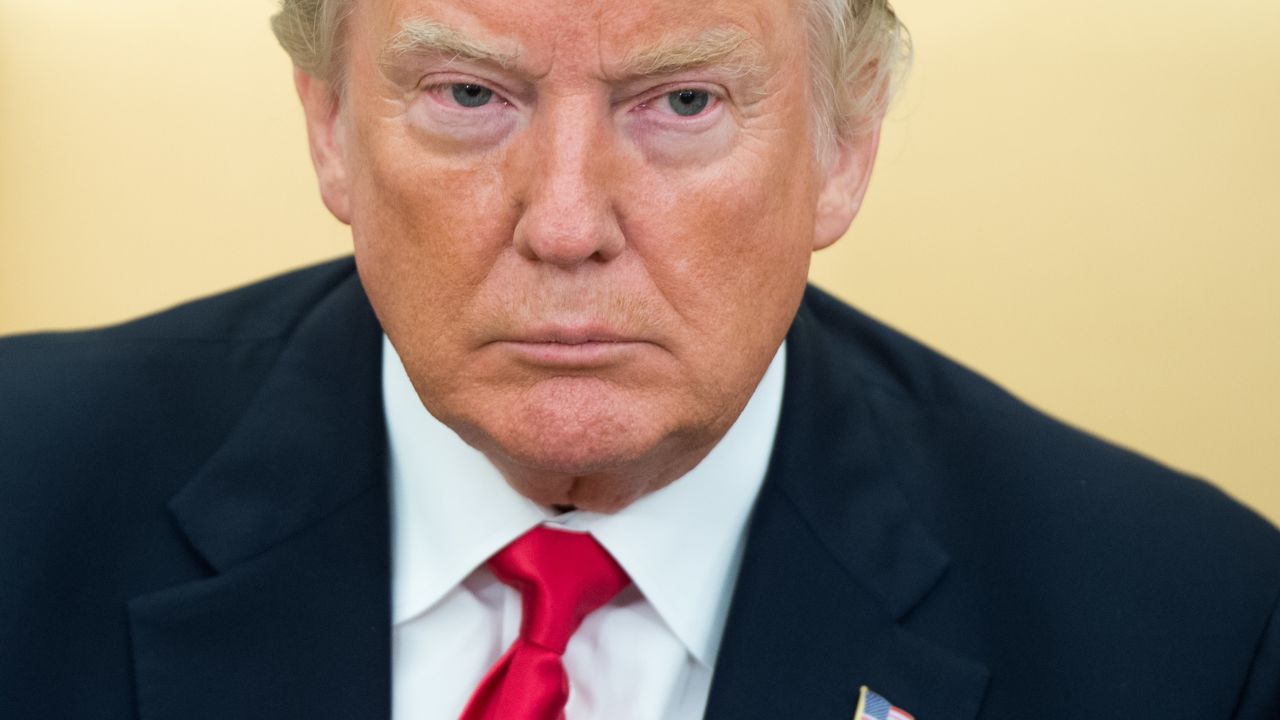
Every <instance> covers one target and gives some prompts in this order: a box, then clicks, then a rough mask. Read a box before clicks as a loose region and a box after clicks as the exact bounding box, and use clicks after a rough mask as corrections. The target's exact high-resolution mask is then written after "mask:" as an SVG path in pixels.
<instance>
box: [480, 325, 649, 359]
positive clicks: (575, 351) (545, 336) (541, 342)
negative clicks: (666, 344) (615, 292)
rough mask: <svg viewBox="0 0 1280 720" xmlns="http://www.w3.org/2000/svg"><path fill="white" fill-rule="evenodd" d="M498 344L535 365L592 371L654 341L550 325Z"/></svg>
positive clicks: (603, 330) (583, 327) (597, 327)
mask: <svg viewBox="0 0 1280 720" xmlns="http://www.w3.org/2000/svg"><path fill="white" fill-rule="evenodd" d="M495 344H497V345H499V346H501V347H503V348H504V349H506V350H508V351H510V352H512V353H513V354H515V355H516V356H517V357H519V358H520V359H522V360H524V361H526V362H529V363H531V364H533V365H540V366H546V367H555V368H561V369H567V368H580V369H585V368H592V367H602V366H606V365H612V364H616V363H617V362H619V361H621V360H624V359H626V357H627V356H628V355H630V354H632V353H634V352H636V351H637V350H639V349H641V348H642V347H643V346H645V345H652V343H651V342H649V341H647V340H644V339H641V338H639V337H636V336H634V335H628V334H625V333H619V332H616V331H614V330H612V329H610V328H607V327H604V326H600V325H590V324H580V325H548V326H543V327H538V328H534V329H531V330H528V331H524V332H519V333H516V334H515V335H514V336H512V337H508V338H503V339H499V340H498V341H496V343H495Z"/></svg>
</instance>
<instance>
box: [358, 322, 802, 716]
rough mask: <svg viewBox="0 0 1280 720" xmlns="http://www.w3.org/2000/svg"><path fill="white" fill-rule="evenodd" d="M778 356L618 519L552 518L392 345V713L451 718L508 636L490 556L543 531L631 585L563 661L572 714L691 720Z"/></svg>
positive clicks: (513, 631) (742, 520)
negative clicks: (675, 470) (668, 480)
mask: <svg viewBox="0 0 1280 720" xmlns="http://www.w3.org/2000/svg"><path fill="white" fill-rule="evenodd" d="M784 364H785V348H780V349H779V350H778V353H777V354H776V355H775V356H774V359H773V362H772V363H771V364H770V366H769V369H768V371H767V372H766V373H765V376H764V378H763V379H762V380H761V382H760V384H759V386H758V387H757V388H756V391H755V394H754V395H753V397H752V398H751V400H750V402H749V403H748V405H747V407H746V409H745V410H744V411H743V412H742V415H741V416H740V417H739V418H738V420H737V421H736V422H735V423H734V425H733V427H732V428H731V429H730V430H729V432H728V433H727V434H726V435H725V437H724V438H723V439H722V440H721V441H720V443H719V444H718V445H717V446H716V447H715V448H714V449H713V450H712V451H711V453H710V454H708V455H707V457H706V458H705V459H704V460H703V461H702V462H701V463H700V464H699V465H698V466H697V467H695V468H694V469H693V470H691V471H690V472H689V473H688V474H686V475H685V476H684V477H682V478H680V479H679V480H676V481H675V482H674V483H672V484H670V485H668V486H667V487H665V488H663V489H661V490H658V491H656V492H653V493H650V494H648V495H646V496H644V497H642V498H640V499H639V500H637V501H636V502H634V503H632V504H631V505H629V506H627V507H626V508H624V509H623V510H621V511H620V512H618V513H615V514H612V515H606V514H601V513H593V512H587V511H573V512H568V513H564V514H559V515H557V514H556V513H555V512H554V511H552V510H550V509H548V508H544V507H542V506H539V505H537V504H535V503H533V502H532V501H530V500H528V499H527V498H525V497H524V496H522V495H520V494H519V493H517V492H515V491H514V490H512V489H511V487H510V486H509V485H507V483H506V481H505V480H504V479H503V478H502V476H501V475H500V474H499V472H498V471H497V469H496V468H494V466H493V465H492V464H490V463H489V461H488V459H486V458H485V456H484V455H483V454H481V453H480V452H478V451H477V450H475V449H473V448H472V447H470V446H469V445H467V444H466V443H464V442H463V441H462V440H461V439H460V438H459V437H458V436H457V435H456V434H454V432H453V431H452V430H450V429H449V428H448V427H446V426H445V425H443V424H442V423H440V422H439V421H438V420H436V419H435V418H434V417H432V416H431V415H430V414H429V413H428V412H427V411H426V409H425V408H423V406H422V403H421V402H420V401H419V400H418V396H417V394H416V393H415V392H414V390H413V387H412V385H410V383H409V378H408V377H407V375H406V374H405V370H404V367H403V365H402V364H401V362H400V359H399V357H398V356H397V355H396V353H395V350H394V349H393V348H392V346H391V344H390V342H387V341H385V339H384V342H383V363H382V365H383V373H382V377H383V380H382V393H383V401H384V407H385V408H386V419H387V431H388V435H389V441H390V467H391V484H392V497H393V508H392V521H393V545H392V548H393V566H392V567H393V570H392V573H393V574H392V581H393V584H392V605H393V607H392V621H393V623H394V630H393V632H394V637H393V643H392V648H393V649H392V652H393V658H392V718H393V719H394V720H444V719H451V718H457V717H458V716H459V715H460V714H461V712H462V709H463V708H464V707H465V705H466V703H467V700H468V699H469V698H470V696H471V693H472V692H473V691H474V690H475V687H476V685H478V684H479V682H480V680H481V679H482V678H483V677H484V675H485V673H486V672H487V671H488V670H489V668H490V667H491V666H492V665H493V664H494V663H495V662H497V660H498V658H499V657H500V656H501V655H502V653H503V652H504V651H505V650H506V649H507V647H508V646H510V645H511V643H512V642H513V641H514V640H515V639H516V635H517V633H518V632H519V629H520V613H521V609H520V595H519V593H518V592H517V591H515V590H513V589H511V588H509V587H507V586H506V585H504V584H502V583H501V582H499V581H498V580H497V579H496V578H495V577H494V576H493V575H492V574H491V573H490V572H489V570H488V568H487V567H486V566H485V561H486V560H487V559H488V558H489V557H490V556H491V555H493V554H494V553H495V552H497V551H498V550H500V549H502V548H503V547H504V546H505V545H507V543H509V542H511V541H512V540H514V539H516V538H517V537H519V536H520V535H522V534H524V533H525V532H526V531H528V530H529V529H531V528H532V527H534V526H536V525H538V524H539V523H547V524H551V525H559V526H562V527H564V528H566V529H569V530H575V531H579V532H589V533H591V535H593V536H594V537H595V538H596V539H597V540H598V541H599V542H600V543H601V544H602V545H604V547H605V548H606V549H608V551H609V553H610V554H612V555H613V557H614V558H615V559H616V560H617V561H618V562H619V563H620V564H621V565H622V567H623V568H624V569H625V570H626V571H627V574H628V575H630V577H631V580H632V586H631V587H629V588H627V589H625V590H623V591H622V593H621V594H619V595H618V597H616V598H615V599H614V600H613V601H612V602H611V603H609V604H608V605H606V606H604V607H602V608H601V609H599V610H597V611H596V612H594V613H592V614H591V615H589V616H588V617H587V619H586V620H585V621H584V622H583V624H582V627H580V628H579V629H578V631H577V632H576V633H575V634H574V635H573V637H572V639H571V640H570V642H569V645H568V649H567V650H566V651H565V655H564V664H565V669H566V670H567V672H568V674H569V682H570V694H569V704H568V707H567V708H566V710H565V713H566V717H567V719H568V720H591V719H596V718H600V719H604V718H608V719H609V720H631V719H634V720H685V719H686V718H687V719H688V720H694V719H696V718H701V717H702V714H703V711H704V709H705V707H706V703H707V692H708V690H709V686H710V681H711V669H712V668H713V667H714V666H715V661H716V653H717V651H718V649H719V645H720V635H721V632H722V631H723V629H724V622H725V616H726V614H727V613H728V608H729V600H730V595H731V592H732V589H733V585H734V581H735V579H736V577H737V571H738V565H739V563H740V560H741V556H742V546H743V541H744V530H745V526H746V523H747V518H748V515H749V514H750V511H751V506H752V504H753V503H754V502H755V498H756V495H757V493H758V492H759V489H760V485H761V483H762V481H763V479H764V474H765V470H766V466H767V465H768V462H769V454H770V451H771V450H772V447H773V440H774V434H775V431H776V429H777V424H778V416H779V414H780V412H781V407H782V384H783V374H784Z"/></svg>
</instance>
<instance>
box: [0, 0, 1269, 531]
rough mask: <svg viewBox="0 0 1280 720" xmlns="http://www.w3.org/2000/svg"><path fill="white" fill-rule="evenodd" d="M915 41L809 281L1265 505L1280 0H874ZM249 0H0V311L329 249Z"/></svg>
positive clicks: (25, 315) (56, 317)
mask: <svg viewBox="0 0 1280 720" xmlns="http://www.w3.org/2000/svg"><path fill="white" fill-rule="evenodd" d="M897 6H898V10H899V12H900V13H901V14H902V15H903V16H904V17H905V19H906V20H907V22H908V24H909V25H910V26H911V27H912V29H913V31H914V34H915V37H916V42H917V45H918V56H917V63H916V67H915V72H914V74H913V76H912V78H911V80H910V82H909V84H908V86H907V90H906V92H905V94H904V95H903V96H902V98H901V100H900V101H899V103H898V104H897V106H896V108H895V110H894V111H893V113H892V116H891V118H890V120H889V122H888V125H887V127H886V131H885V143H884V147H883V150H882V154H881V159H880V165H879V168H878V171H877V176H876V180H875V182H874V183H873V187H872V191H871V193H870V196H869V198H868V203H867V206H866V209H865V211H864V212H863V215H862V216H861V217H860V218H859V219H858V221H857V223H856V224H855V226H854V228H853V231H852V232H851V233H850V237H848V238H846V239H845V240H844V241H843V242H842V243H840V244H839V245H837V246H836V247H835V248H834V249H832V250H830V251H827V252H825V253H823V254H821V255H820V256H818V258H817V259H816V263H815V268H814V272H813V276H814V279H815V280H816V281H817V282H818V283H820V284H822V285H824V286H826V287H828V288H831V289H833V290H834V291H836V292H837V293H838V294H840V295H841V296H843V297H845V298H847V299H849V300H850V301H852V302H854V303H856V304H858V305H860V306H862V307H863V308H864V309H866V310H868V311H870V312H872V313H873V314H875V315H878V316H880V317H881V318H883V319H885V320H887V321H889V322H890V323H891V324H894V325H896V326H898V327H900V328H902V329H904V330H906V331H907V332H909V333H911V334H914V335H916V336H918V337H920V338H922V339H924V340H925V341H926V342H929V343H931V344H933V345H934V346H936V347H938V348H940V349H942V350H944V351H945V352H947V353H949V354H951V355H953V356H955V357H957V358H959V359H961V360H962V361H964V362H966V363H969V364H971V365H973V366H975V367H977V368H978V369H979V370H981V371H983V372H985V373H987V374H989V375H990V376H992V377H994V378H996V379H997V380H999V381H1000V382H1002V383H1003V384H1005V385H1006V386H1008V387H1009V388H1011V389H1012V390H1014V391H1015V392H1017V393H1019V394H1021V395H1022V396H1023V397H1025V398H1027V399H1028V400H1030V401H1031V402H1033V403H1035V404H1036V405H1038V406H1040V407H1043V408H1045V409H1048V410H1049V411H1051V412H1053V413H1054V414H1056V415H1058V416H1060V417H1063V418H1065V419H1067V420H1069V421H1071V422H1074V423H1077V424H1079V425H1082V426H1084V427H1086V428H1089V429H1091V430H1093V431H1094V432H1097V433H1100V434H1102V435H1104V436H1106V437H1108V438H1111V439H1113V440H1116V441H1118V442H1121V443H1123V444H1125V445H1128V446H1131V447H1134V448H1136V449H1138V450H1140V451H1143V452H1145V453H1148V454H1152V455H1155V456H1157V457H1160V458H1162V459H1164V460H1165V461H1167V462H1168V463H1170V464H1172V465H1175V466H1177V467H1180V468H1182V469H1185V470H1187V471H1190V472H1193V473H1196V474H1200V475H1204V476H1208V477H1211V478H1213V479H1215V480H1216V481H1217V482H1218V483H1219V484H1220V485H1222V486H1223V487H1224V488H1226V489H1227V490H1228V491H1229V492H1231V493H1232V494H1234V495H1235V496H1237V497H1239V498H1241V499H1242V500H1244V501H1245V502H1247V503H1249V504H1251V505H1253V506H1254V507H1256V508H1258V509H1259V510H1261V511H1262V512H1263V513H1265V514H1267V515H1268V516H1270V517H1271V518H1273V519H1280V485H1278V484H1277V479H1278V478H1280V381H1278V380H1277V370H1280V339H1278V337H1277V328H1278V327H1280V292H1278V291H1277V289H1276V282H1277V278H1278V277H1280V242H1278V240H1280V237H1278V236H1280V42H1277V41H1276V38H1278V37H1280V3H1277V2H1276V1H1275V0H1216V1H1215V2H1204V1H1203V0H1160V1H1159V2H1157V1H1156V0H1129V1H1127V2H1126V1H1125V0H1121V1H1120V2H1116V1H1115V0H1108V1H1106V2H1104V1H1103V0H1083V1H1082V2H1078V3H1061V2H1047V1H1045V0H1022V1H1020V2H1007V0H962V1H959V2H957V1H956V0H899V1H898V3H897ZM272 7H273V3H272V2H271V1H270V0H116V1H113V2H93V1H91V0H0V332H5V333H7V332H15V331H25V330H32V329H39V328H65V327H74V326H82V325H86V324H94V323H102V322H108V321H114V320H117V319H122V318H126V317H128V316H131V315H135V314H139V313H143V312H146V311H148V310H151V309H154V308H157V307H160V306H163V305H167V304H172V303H174V302H176V301H179V300H182V299H185V298H189V297H192V296H195V295H199V294H203V293H206V292H209V291H213V290H216V289H221V288H225V287H229V286H232V285H236V284H240V283H243V282H245V281H248V280H250V279H252V278H255V277H258V276H261V275H264V274H267V273H273V272H275V271H278V270H281V269H284V268H289V267H293V266H297V265H301V264H304V263H307V262H310V261H312V260H314V259H318V258H323V257H328V256H333V255H338V254H341V253H343V252H345V251H346V248H347V241H346V235H345V230H344V228H342V227H341V226H339V225H338V224H337V223H335V222H334V221H332V220H331V219H329V218H328V216H327V215H326V213H325V211H324V209H323V207H322V206H321V204H320V202H319V200H318V198H317V195H316V192H315V189H314V181H313V178H312V175H311V169H310V166H309V163H308V160H307V155H306V148H305V141H304V136H303V129H302V122H301V118H300V112H299V111H298V110H297V108H296V107H295V102H294V99H293V96H292V88H291V85H290V80H289V64H288V61H287V59H286V58H285V56H284V55H283V53H282V52H280V51H279V50H278V49H277V48H276V47H275V45H274V41H273V39H272V37H271V35H270V33H269V31H268V29H267V17H268V16H269V15H270V13H271V11H272Z"/></svg>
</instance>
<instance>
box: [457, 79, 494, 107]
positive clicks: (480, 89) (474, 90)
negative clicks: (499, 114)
mask: <svg viewBox="0 0 1280 720" xmlns="http://www.w3.org/2000/svg"><path fill="white" fill-rule="evenodd" d="M453 99H454V101H455V102H457V103H458V104H459V105H461V106H462V107H468V108H476V107H482V106H484V105H488V104H489V101H490V100H492V99H493V91H492V90H490V89H489V88H487V87H484V86H483V85H470V84H466V83H457V84H455V85H454V86H453Z"/></svg>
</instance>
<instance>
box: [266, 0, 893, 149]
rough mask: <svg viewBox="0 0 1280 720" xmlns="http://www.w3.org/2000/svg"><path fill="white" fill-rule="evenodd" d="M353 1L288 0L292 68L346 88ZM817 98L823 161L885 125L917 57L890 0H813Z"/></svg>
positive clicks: (276, 20) (279, 17) (283, 26)
mask: <svg viewBox="0 0 1280 720" xmlns="http://www.w3.org/2000/svg"><path fill="white" fill-rule="evenodd" d="M352 2H353V0H281V2H280V12H279V13H277V14H276V15H275V16H274V17H272V18H271V28H272V30H273V31H274V32H275V34H276V38H277V39H278V40H279V41H280V45H281V46H282V47H283V48H284V49H285V51H286V52H288V53H289V57H291V58H292V59H293V63H294V64H295V65H297V66H298V67H299V68H301V69H302V70H304V71H305V72H307V73H308V74H310V75H313V76H315V77H318V78H320V79H322V80H325V81H328V82H329V83H330V84H332V85H333V86H334V87H337V88H341V86H342V84H343V83H344V81H345V76H344V71H345V68H344V66H343V63H342V58H341V54H342V52H341V39H342V23H343V20H344V19H345V18H346V16H347V14H348V13H350V12H351V6H352ZM807 2H808V5H809V8H808V11H809V12H808V15H809V17H808V21H809V26H808V31H809V45H810V47H809V62H810V75H811V77H812V79H813V87H812V90H811V94H812V96H813V101H814V117H815V120H816V123H815V125H816V128H817V136H818V137H817V142H816V143H815V144H816V149H817V151H818V153H819V156H820V157H825V156H826V155H827V151H828V150H829V149H831V148H832V146H833V144H834V143H835V142H836V141H837V140H839V139H840V138H848V137H851V136H856V135H858V134H861V133H864V132H867V131H870V130H873V129H874V128H875V127H877V126H878V125H879V122H880V119H881V118H882V117H883V115H884V112H885V110H886V109H887V107H888V104H889V100H890V99H891V98H892V95H893V90H894V89H895V88H896V85H897V82H898V80H899V79H900V78H901V76H902V75H903V74H905V73H904V72H903V71H904V69H905V67H906V66H907V64H908V63H909V61H910V58H911V41H910V36H909V35H908V33H907V30H906V27H905V26H903V24H902V23H901V22H900V21H899V20H898V17H897V15H896V14H895V13H894V11H893V8H892V7H891V6H890V4H889V1H888V0H807Z"/></svg>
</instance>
